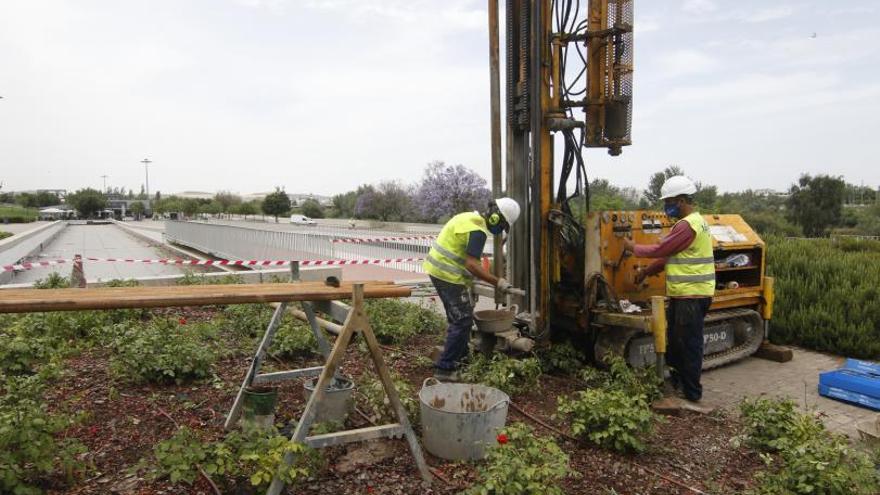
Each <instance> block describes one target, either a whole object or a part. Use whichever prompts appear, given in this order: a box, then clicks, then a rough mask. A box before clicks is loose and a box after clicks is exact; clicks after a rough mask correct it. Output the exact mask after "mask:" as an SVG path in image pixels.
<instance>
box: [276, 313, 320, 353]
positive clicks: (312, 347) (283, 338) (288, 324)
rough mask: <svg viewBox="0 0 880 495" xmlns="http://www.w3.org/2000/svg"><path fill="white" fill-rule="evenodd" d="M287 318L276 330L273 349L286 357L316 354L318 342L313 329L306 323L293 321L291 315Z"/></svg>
mask: <svg viewBox="0 0 880 495" xmlns="http://www.w3.org/2000/svg"><path fill="white" fill-rule="evenodd" d="M287 318H288V319H287V320H285V321H283V322H282V323H281V325H280V326H279V327H278V330H277V332H275V339H274V340H273V341H272V347H271V349H272V350H273V351H274V352H277V353H278V354H279V355H281V356H286V357H297V356H308V355H311V354H315V353H316V352H317V350H318V342H317V340H315V335H314V334H313V333H312V329H311V328H310V327H309V326H308V324H306V323H301V322H299V321H292V320H291V319H290V318H291V317H290V316H288V317H287Z"/></svg>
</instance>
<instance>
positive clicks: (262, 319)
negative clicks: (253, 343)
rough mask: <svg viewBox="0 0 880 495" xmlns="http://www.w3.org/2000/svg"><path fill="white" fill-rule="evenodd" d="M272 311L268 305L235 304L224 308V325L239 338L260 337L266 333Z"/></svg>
mask: <svg viewBox="0 0 880 495" xmlns="http://www.w3.org/2000/svg"><path fill="white" fill-rule="evenodd" d="M272 311H273V310H272V308H271V307H270V306H268V305H266V304H233V305H231V306H226V307H225V308H223V312H222V314H223V322H222V325H223V326H225V327H226V328H227V329H229V330H231V331H232V333H233V334H235V335H236V336H238V337H247V338H253V337H258V336H261V335H263V332H265V331H266V327H267V326H268V325H269V320H270V319H271V318H272ZM285 316H286V315H285ZM285 319H286V318H285ZM282 321H284V320H282Z"/></svg>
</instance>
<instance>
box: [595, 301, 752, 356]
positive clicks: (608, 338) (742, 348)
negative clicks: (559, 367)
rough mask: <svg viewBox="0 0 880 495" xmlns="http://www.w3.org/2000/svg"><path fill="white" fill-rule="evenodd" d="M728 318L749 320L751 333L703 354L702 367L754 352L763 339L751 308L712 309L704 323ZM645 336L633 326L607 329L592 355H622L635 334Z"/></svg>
mask: <svg viewBox="0 0 880 495" xmlns="http://www.w3.org/2000/svg"><path fill="white" fill-rule="evenodd" d="M730 320H746V321H745V323H748V321H747V320H752V321H751V323H752V329H753V331H752V333H751V335H748V338H747V339H746V340H745V342H743V343H741V344H739V345H734V346H733V347H731V348H730V349H727V350H724V351H721V352H716V353H714V354H709V355H707V356H703V370H710V369H712V368H717V367H719V366H724V365H725V364H729V363H733V362H735V361H739V360H741V359H744V358H746V357H748V356H751V355H752V354H754V353H755V352H756V351H757V350H758V347H760V346H761V342H762V341H763V340H764V329H763V326H762V323H763V320H762V319H761V316H760V315H759V314H758V313H757V312H756V311H754V310H752V309H745V308H736V309H728V310H721V311H713V312H711V313H709V314H708V315H706V320H705V323H706V325H711V324H713V323H720V322H724V321H730ZM645 335H649V334H645V333H642V332H640V331H639V330H637V329H635V328H632V329H627V328H613V329H609V330H608V331H605V332H602V333H601V334H600V336H599V338H598V339H597V341H596V347H595V349H594V352H595V355H596V357H597V359H598V358H599V357H601V356H605V355H607V354H608V353H611V354H616V355H618V356H623V357H625V356H627V355H628V353H627V347H628V344H629V342H630V341H631V340H632V339H634V338H635V337H641V336H645Z"/></svg>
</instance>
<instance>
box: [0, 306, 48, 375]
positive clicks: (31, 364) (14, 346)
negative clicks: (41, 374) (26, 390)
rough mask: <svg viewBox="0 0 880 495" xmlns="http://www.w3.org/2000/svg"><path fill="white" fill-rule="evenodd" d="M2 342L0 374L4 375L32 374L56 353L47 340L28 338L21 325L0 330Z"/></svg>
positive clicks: (0, 348) (0, 347)
mask: <svg viewBox="0 0 880 495" xmlns="http://www.w3.org/2000/svg"><path fill="white" fill-rule="evenodd" d="M18 321H19V322H21V321H22V320H21V319H19V320H18ZM0 341H3V345H2V346H0V373H2V374H4V375H21V374H32V373H34V372H35V370H36V368H37V366H38V365H39V364H41V363H44V362H46V361H47V360H48V359H49V358H50V357H51V356H52V355H53V353H54V352H55V351H56V350H55V346H53V345H52V344H51V342H47V341H46V339H45V338H38V337H31V336H28V335H27V334H26V333H25V332H23V331H22V330H21V326H20V324H16V325H13V326H11V327H8V328H4V329H2V330H0Z"/></svg>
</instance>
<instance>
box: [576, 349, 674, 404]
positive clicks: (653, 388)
mask: <svg viewBox="0 0 880 495" xmlns="http://www.w3.org/2000/svg"><path fill="white" fill-rule="evenodd" d="M605 365H606V369H604V370H600V369H597V368H592V367H587V368H583V369H581V370H580V372H579V373H578V375H579V377H580V379H581V380H583V381H585V382H586V383H587V385H589V386H591V387H598V388H603V389H606V390H611V389H613V390H621V391H623V392H625V393H627V394H631V395H641V396H643V397H644V398H645V401H647V402H651V401H653V400H655V399H659V398H660V397H661V396H662V392H661V386H662V385H663V381H662V380H661V379H660V377H659V376H657V372H656V371H655V369H654V368H653V367H648V368H633V367H631V366H630V365H628V364H627V363H626V360H625V359H624V358H622V357H620V356H608V357H607V358H606V359H605Z"/></svg>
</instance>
